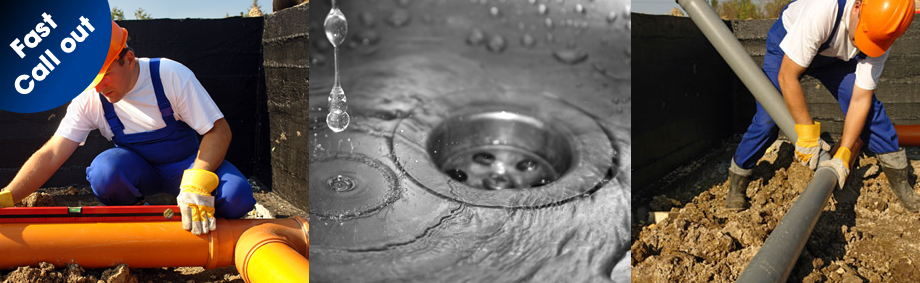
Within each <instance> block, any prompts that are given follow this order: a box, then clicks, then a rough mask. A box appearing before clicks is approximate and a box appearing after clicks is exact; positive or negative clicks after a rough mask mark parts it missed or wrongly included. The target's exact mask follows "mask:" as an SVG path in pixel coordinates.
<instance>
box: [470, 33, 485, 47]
mask: <svg viewBox="0 0 920 283" xmlns="http://www.w3.org/2000/svg"><path fill="white" fill-rule="evenodd" d="M485 40H486V34H485V33H483V32H482V31H481V30H479V29H473V30H472V31H470V34H469V35H467V36H466V43H468V44H469V45H473V46H476V45H480V44H482V43H483V42H485Z"/></svg>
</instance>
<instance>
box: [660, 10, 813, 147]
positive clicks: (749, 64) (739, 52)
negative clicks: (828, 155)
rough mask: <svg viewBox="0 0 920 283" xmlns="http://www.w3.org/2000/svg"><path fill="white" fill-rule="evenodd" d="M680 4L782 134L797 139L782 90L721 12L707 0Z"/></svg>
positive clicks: (792, 139)
mask: <svg viewBox="0 0 920 283" xmlns="http://www.w3.org/2000/svg"><path fill="white" fill-rule="evenodd" d="M677 4H679V5H680V6H681V7H683V8H684V10H685V11H687V14H688V15H689V16H690V18H691V19H693V23H695V24H696V26H698V27H699V28H700V30H702V31H703V35H705V36H706V39H709V42H712V45H713V46H715V48H716V51H718V52H719V54H720V55H722V58H724V59H725V62H726V63H728V66H729V67H731V68H732V70H733V71H734V72H735V74H737V75H738V78H740V79H741V82H743V83H744V85H745V86H747V88H748V89H749V90H750V91H751V93H752V94H754V98H756V99H757V101H758V102H760V105H762V106H763V108H764V109H766V110H767V113H768V114H770V117H771V118H773V121H774V122H776V125H777V126H779V129H780V130H781V131H783V134H785V135H786V137H788V138H789V140H791V141H792V142H795V141H796V140H797V139H798V135H797V134H796V133H795V121H793V120H792V114H789V109H788V108H787V107H786V101H784V100H783V96H782V94H780V93H779V91H777V90H776V87H774V86H773V83H771V82H770V80H769V79H767V75H765V74H764V73H763V71H762V70H761V69H760V68H759V67H758V66H757V64H755V63H754V59H751V56H750V55H748V53H747V52H746V51H744V47H742V46H741V43H740V42H738V39H736V38H735V36H734V35H733V34H732V33H731V31H729V30H728V27H727V26H725V23H724V22H722V19H720V18H719V15H717V14H716V12H715V11H713V10H712V6H709V3H708V2H707V1H704V0H677Z"/></svg>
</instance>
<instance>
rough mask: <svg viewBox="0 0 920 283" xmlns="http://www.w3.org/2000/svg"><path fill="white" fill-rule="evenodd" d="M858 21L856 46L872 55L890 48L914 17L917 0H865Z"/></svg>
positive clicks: (879, 53) (880, 53)
mask: <svg viewBox="0 0 920 283" xmlns="http://www.w3.org/2000/svg"><path fill="white" fill-rule="evenodd" d="M862 2H863V3H862V8H861V9H862V10H861V11H860V13H859V14H860V16H859V23H857V24H856V34H855V36H854V37H855V38H854V40H855V41H856V48H859V50H860V51H862V52H863V53H865V54H866V55H868V56H870V57H878V56H881V55H882V54H884V53H885V51H888V48H891V45H892V44H894V40H895V39H898V37H900V36H901V34H904V31H906V30H907V28H908V27H910V22H911V21H913V19H914V0H863V1H862Z"/></svg>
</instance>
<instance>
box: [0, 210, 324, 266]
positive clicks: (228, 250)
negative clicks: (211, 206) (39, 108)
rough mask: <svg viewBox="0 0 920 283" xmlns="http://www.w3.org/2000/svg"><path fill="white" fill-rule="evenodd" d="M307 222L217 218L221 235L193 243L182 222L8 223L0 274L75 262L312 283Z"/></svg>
mask: <svg viewBox="0 0 920 283" xmlns="http://www.w3.org/2000/svg"><path fill="white" fill-rule="evenodd" d="M308 231H309V228H308V224H307V220H305V219H303V218H300V217H296V216H295V217H292V218H287V219H264V220H242V219H238V220H227V219H222V218H218V219H217V230H215V231H213V232H211V233H210V234H207V235H201V236H195V235H192V233H189V232H188V231H185V230H183V229H182V223H181V222H179V221H143V222H127V221H126V222H80V223H3V224H2V225H0V255H3V256H0V269H12V268H16V267H18V266H25V265H31V266H37V265H38V263H40V262H43V261H44V262H49V263H52V264H54V265H55V266H57V267H62V266H64V265H65V264H68V263H77V264H80V265H81V266H83V267H85V268H108V267H113V266H116V265H118V264H119V263H126V264H128V266H130V267H132V268H156V267H181V266H203V267H205V268H206V269H212V268H216V267H226V266H231V265H233V264H234V259H235V263H236V268H237V270H239V271H240V274H241V275H242V277H243V279H244V280H245V281H246V282H308V281H309V274H310V273H309V270H310V263H309V260H308V259H307V257H308V253H309V239H308V237H307V233H308Z"/></svg>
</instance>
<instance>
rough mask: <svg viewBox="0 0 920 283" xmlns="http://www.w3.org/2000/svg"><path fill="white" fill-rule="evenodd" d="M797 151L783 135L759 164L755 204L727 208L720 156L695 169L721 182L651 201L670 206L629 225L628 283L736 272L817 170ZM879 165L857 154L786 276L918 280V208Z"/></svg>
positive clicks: (730, 277)
mask: <svg viewBox="0 0 920 283" xmlns="http://www.w3.org/2000/svg"><path fill="white" fill-rule="evenodd" d="M732 149H734V147H732ZM792 152H793V149H792V146H791V145H790V144H789V143H788V142H778V143H776V144H774V146H773V147H771V148H770V149H769V150H768V151H767V154H766V155H765V156H764V158H763V159H761V160H760V161H759V163H758V165H757V166H756V167H755V168H754V172H753V176H752V181H751V184H750V185H749V186H748V190H747V195H748V197H749V199H750V201H751V207H750V208H749V209H746V210H743V211H740V212H732V211H728V210H726V209H724V208H723V203H724V199H725V194H726V193H727V191H728V186H729V185H728V180H727V179H728V178H727V175H728V174H727V173H726V172H727V170H726V169H727V167H728V166H727V164H728V160H729V159H728V158H727V157H724V154H723V155H722V156H720V157H719V158H722V159H724V160H723V161H722V162H721V163H720V164H718V166H709V168H702V169H694V170H692V171H696V172H695V173H692V175H697V176H715V177H709V180H702V181H700V180H695V181H694V182H696V183H703V184H706V183H710V184H712V183H715V185H713V186H703V187H702V188H700V190H699V191H698V192H697V194H696V195H695V196H694V197H692V198H686V200H684V201H681V200H679V199H681V198H683V197H682V194H686V192H674V191H672V192H668V193H666V195H663V196H658V197H656V198H655V200H653V201H651V203H649V205H648V206H649V208H651V209H652V210H661V209H665V210H667V209H670V212H669V213H668V217H667V219H665V220H664V221H661V222H660V223H658V224H651V225H647V226H646V225H644V224H645V223H641V222H643V221H640V223H637V225H635V226H634V227H633V230H634V236H633V240H634V242H633V245H632V248H631V252H632V266H633V271H632V281H633V282H678V281H680V282H733V281H734V280H735V279H737V278H738V276H739V275H740V273H741V272H742V271H743V270H744V268H745V266H746V265H747V264H748V262H749V261H750V260H751V258H753V257H754V255H755V254H756V253H757V252H758V250H759V249H760V247H761V246H762V245H763V242H764V240H766V238H767V236H768V235H769V234H770V232H772V230H773V229H774V228H775V227H776V225H777V223H778V222H779V220H780V219H782V217H783V214H784V213H785V212H786V211H787V210H788V209H789V208H790V207H791V206H792V204H793V203H794V201H795V200H796V198H797V197H798V196H799V195H800V194H801V193H802V191H803V190H804V188H805V186H806V184H807V183H808V181H809V180H810V179H811V176H812V174H813V172H812V171H811V170H809V169H808V168H806V167H804V166H801V165H799V164H798V163H793V162H792V159H793V158H792ZM916 152H917V149H909V153H910V154H909V159H911V160H912V161H911V167H912V168H913V172H920V160H917V159H920V158H918V156H917V154H916ZM728 156H730V154H729V155H728ZM722 163H724V164H722ZM704 167H705V166H704ZM881 171H882V170H880V168H879V166H878V161H877V159H876V158H875V157H874V156H871V155H865V154H863V155H861V156H860V158H859V161H858V162H857V166H856V168H855V169H854V170H853V172H852V173H851V176H850V179H849V180H848V181H847V183H846V185H845V186H844V188H843V189H835V190H834V192H833V195H832V196H831V199H830V200H829V202H828V204H827V205H826V206H825V208H824V212H823V213H822V215H821V218H820V219H819V220H818V224H817V225H816V227H815V229H814V231H813V232H812V235H811V237H810V238H809V241H808V243H807V244H806V246H805V248H804V250H803V252H802V254H801V256H800V257H799V260H798V262H797V263H796V266H795V267H794V269H793V270H792V273H791V275H790V277H789V280H790V281H793V282H920V245H918V244H917V238H918V237H920V221H918V220H920V215H918V214H915V213H909V212H907V211H906V210H904V209H903V208H902V207H901V205H900V203H899V202H898V199H897V197H896V196H895V195H894V194H893V193H892V192H891V189H890V186H889V184H888V179H887V177H886V176H885V174H884V173H883V172H881ZM911 182H912V183H916V175H915V174H913V173H912V174H911ZM916 187H917V186H916V185H915V189H916ZM691 191H692V190H691ZM641 212H644V211H640V212H639V213H641ZM640 229H641V232H639V230H640Z"/></svg>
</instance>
